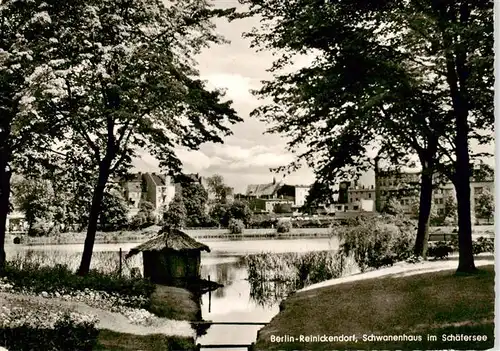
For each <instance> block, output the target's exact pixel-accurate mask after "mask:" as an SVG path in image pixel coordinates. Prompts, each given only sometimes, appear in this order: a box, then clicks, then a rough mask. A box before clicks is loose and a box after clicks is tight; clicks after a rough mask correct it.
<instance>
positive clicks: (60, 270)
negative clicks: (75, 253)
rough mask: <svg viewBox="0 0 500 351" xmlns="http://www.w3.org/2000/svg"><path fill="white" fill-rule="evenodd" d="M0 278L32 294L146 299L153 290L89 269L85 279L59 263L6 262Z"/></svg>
mask: <svg viewBox="0 0 500 351" xmlns="http://www.w3.org/2000/svg"><path fill="white" fill-rule="evenodd" d="M3 276H4V277H5V278H6V279H7V280H8V281H9V282H10V283H12V284H13V285H14V286H15V289H16V290H22V289H26V290H29V291H31V292H33V293H41V292H44V291H45V292H47V293H55V292H61V291H66V292H76V291H84V290H85V289H90V290H97V291H104V292H107V293H118V294H120V295H124V296H128V297H145V298H146V299H148V298H149V296H151V294H152V293H153V291H154V289H155V286H154V284H152V283H151V282H149V281H148V280H144V279H141V278H126V277H119V276H118V275H110V274H102V273H98V272H96V271H93V270H92V271H90V272H89V274H88V275H86V276H79V275H76V274H74V273H73V272H72V271H71V270H69V269H68V267H67V266H65V265H61V264H57V265H55V266H54V267H44V266H41V265H40V264H36V263H29V262H19V261H17V262H8V263H7V264H6V267H5V271H4V274H3ZM146 304H147V302H146ZM132 307H145V306H143V305H139V306H132Z"/></svg>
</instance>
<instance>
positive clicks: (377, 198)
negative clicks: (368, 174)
mask: <svg viewBox="0 0 500 351" xmlns="http://www.w3.org/2000/svg"><path fill="white" fill-rule="evenodd" d="M379 160H380V158H379V156H378V155H377V156H376V157H375V211H376V212H380V211H381V210H382V208H381V207H382V206H381V199H380V180H379V174H380V168H379Z"/></svg>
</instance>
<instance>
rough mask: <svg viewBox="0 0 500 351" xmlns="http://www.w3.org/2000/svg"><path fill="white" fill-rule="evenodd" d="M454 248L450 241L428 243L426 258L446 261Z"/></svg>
mask: <svg viewBox="0 0 500 351" xmlns="http://www.w3.org/2000/svg"><path fill="white" fill-rule="evenodd" d="M454 249H455V248H454V246H453V244H452V243H451V242H450V241H438V242H437V243H429V246H428V248H427V256H429V257H432V258H434V259H435V260H437V259H441V260H442V259H447V258H448V255H449V254H450V253H452V252H453V251H454Z"/></svg>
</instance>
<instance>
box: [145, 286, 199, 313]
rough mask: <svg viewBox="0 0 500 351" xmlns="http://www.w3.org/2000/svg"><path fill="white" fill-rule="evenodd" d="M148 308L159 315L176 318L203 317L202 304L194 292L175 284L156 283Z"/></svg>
mask: <svg viewBox="0 0 500 351" xmlns="http://www.w3.org/2000/svg"><path fill="white" fill-rule="evenodd" d="M148 309H149V311H150V312H152V313H154V314H156V315H157V316H159V317H164V318H169V319H175V320H184V321H197V320H199V319H200V317H201V311H200V306H199V305H198V304H197V303H196V302H195V297H194V296H193V294H192V293H191V292H190V291H188V290H186V289H181V288H176V287H173V286H165V285H156V289H155V291H154V292H153V294H152V295H151V305H150V307H149V308H148Z"/></svg>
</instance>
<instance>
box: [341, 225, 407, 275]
mask: <svg viewBox="0 0 500 351" xmlns="http://www.w3.org/2000/svg"><path fill="white" fill-rule="evenodd" d="M357 222H358V225H355V226H348V227H343V228H336V230H335V231H336V234H337V233H338V235H339V239H340V249H341V251H342V252H343V253H344V255H345V256H346V257H348V256H349V255H351V254H352V255H353V257H354V259H355V261H356V263H357V264H358V266H359V268H360V269H361V271H365V270H366V269H367V268H369V267H370V268H379V267H381V266H384V265H387V264H392V263H394V262H397V261H402V260H405V259H407V258H409V257H410V256H411V254H412V248H413V245H414V242H415V229H414V226H413V224H412V223H411V222H408V221H407V220H405V219H402V218H401V217H394V216H381V217H373V218H364V219H358V220H357Z"/></svg>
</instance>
